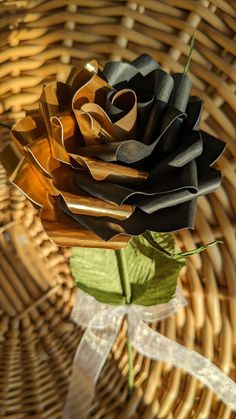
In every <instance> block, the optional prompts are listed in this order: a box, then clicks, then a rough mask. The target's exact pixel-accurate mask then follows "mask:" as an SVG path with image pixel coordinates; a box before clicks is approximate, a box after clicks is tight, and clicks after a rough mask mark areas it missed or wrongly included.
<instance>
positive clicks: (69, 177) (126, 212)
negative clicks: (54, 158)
mask: <svg viewBox="0 0 236 419" xmlns="http://www.w3.org/2000/svg"><path fill="white" fill-rule="evenodd" d="M53 175H54V187H55V188H56V189H57V191H58V193H59V194H60V195H61V196H62V197H63V199H64V201H65V203H66V205H67V207H68V209H69V210H70V211H71V212H73V213H74V214H81V215H90V216H94V217H111V218H114V219H116V220H125V219H127V218H129V217H130V216H131V215H132V214H133V212H134V209H135V207H134V206H133V205H117V204H115V203H112V202H107V201H103V200H101V199H99V198H94V197H93V196H91V195H89V194H88V193H87V192H85V191H84V190H83V189H79V188H78V187H75V185H74V183H73V177H74V175H75V170H73V169H70V168H69V167H68V166H66V165H61V166H60V168H58V169H57V170H55V171H54V172H53Z"/></svg>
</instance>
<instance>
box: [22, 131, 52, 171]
mask: <svg viewBox="0 0 236 419" xmlns="http://www.w3.org/2000/svg"><path fill="white" fill-rule="evenodd" d="M23 151H24V154H25V157H26V159H27V160H29V161H30V162H31V163H33V164H34V165H36V167H37V169H38V170H41V171H42V174H43V175H44V176H49V177H51V172H52V171H53V170H55V169H56V168H57V167H59V165H60V163H59V162H58V161H57V160H56V159H54V158H53V157H52V155H51V147H50V144H49V140H48V138H45V137H44V138H40V139H39V140H37V141H35V142H33V143H32V144H30V145H29V146H28V147H24V150H23Z"/></svg>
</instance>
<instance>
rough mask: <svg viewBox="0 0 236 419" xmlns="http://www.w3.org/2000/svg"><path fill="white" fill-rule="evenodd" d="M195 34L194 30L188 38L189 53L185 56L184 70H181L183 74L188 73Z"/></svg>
mask: <svg viewBox="0 0 236 419" xmlns="http://www.w3.org/2000/svg"><path fill="white" fill-rule="evenodd" d="M195 34H196V31H194V32H193V34H192V37H191V39H190V50H189V54H188V57H187V62H186V64H185V67H184V71H183V73H184V74H188V71H189V66H190V61H191V56H192V53H193V49H194V41H195Z"/></svg>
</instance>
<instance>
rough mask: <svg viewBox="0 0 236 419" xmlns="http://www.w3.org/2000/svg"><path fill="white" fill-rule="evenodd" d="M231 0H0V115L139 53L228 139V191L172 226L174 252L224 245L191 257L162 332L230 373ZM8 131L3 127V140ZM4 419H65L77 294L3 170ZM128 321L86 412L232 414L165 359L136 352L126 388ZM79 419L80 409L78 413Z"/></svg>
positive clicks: (174, 418)
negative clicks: (186, 226) (180, 303)
mask: <svg viewBox="0 0 236 419" xmlns="http://www.w3.org/2000/svg"><path fill="white" fill-rule="evenodd" d="M235 6H236V4H235V0H227V1H226V0H211V1H210V0H196V1H187V0H158V1H155V0H145V1H144V0H136V1H135V2H129V1H122V0H120V1H115V0H114V1H112V0H110V1H108V0H103V1H101V0H47V1H42V0H29V1H27V0H17V1H16V0H15V1H12V0H5V1H3V2H1V9H0V24H1V33H0V61H1V66H0V95H1V102H0V111H1V113H2V114H1V116H0V122H3V123H7V124H11V123H12V122H13V121H15V120H17V119H18V118H20V117H21V116H22V115H23V111H24V110H25V109H31V108H34V107H35V102H36V101H37V99H38V97H39V94H40V91H41V86H42V84H43V83H46V82H47V81H49V80H52V79H54V78H55V77H57V78H58V79H59V80H63V79H64V77H65V74H67V73H68V69H69V66H70V65H73V64H74V65H81V64H82V63H83V62H84V61H87V60H89V59H90V58H94V57H96V58H98V59H100V60H101V61H105V60H108V59H111V58H112V59H120V58H122V59H125V60H132V59H134V58H135V57H136V56H137V55H138V54H140V53H142V52H147V53H149V54H151V55H152V56H153V57H154V58H156V59H157V60H158V61H159V62H160V63H161V65H162V67H164V69H168V70H170V71H182V68H183V65H184V64H185V62H186V57H187V54H188V46H187V43H188V42H189V39H190V37H191V35H192V32H193V30H194V29H196V43H195V50H194V52H193V56H192V62H191V66H190V75H191V77H192V80H193V84H194V87H193V90H192V93H193V94H197V95H198V96H200V97H202V98H204V99H205V110H204V114H203V122H202V128H203V129H205V130H208V131H209V132H210V133H213V134H214V135H216V136H219V137H221V138H222V139H223V140H224V141H226V142H227V143H228V148H227V151H226V153H225V154H224V156H223V157H222V158H221V160H220V162H219V166H220V168H221V170H222V171H223V175H224V181H223V185H222V187H221V188H220V189H219V190H218V191H217V192H216V193H214V194H211V195H210V196H209V197H207V198H206V197H202V198H200V199H199V206H198V215H197V223H196V230H195V231H193V232H189V231H182V232H181V233H179V234H178V242H179V245H180V247H181V249H183V250H184V249H192V248H194V247H195V246H197V245H198V244H199V243H208V242H211V241H212V240H214V239H215V238H221V239H222V240H224V245H217V246H215V247H213V248H210V249H208V250H207V251H205V252H204V253H203V254H201V255H195V256H193V257H191V258H190V259H189V260H188V263H187V269H185V270H184V272H183V273H182V276H181V278H180V282H181V284H182V286H183V290H184V294H185V295H186V297H187V299H188V301H189V305H188V307H187V308H186V309H185V310H183V311H182V312H180V313H179V314H178V315H177V316H175V317H173V318H170V319H168V320H166V321H163V322H161V324H158V325H154V327H158V329H160V330H161V332H162V333H163V334H165V335H166V336H168V337H170V338H172V339H175V340H177V341H178V342H180V343H182V344H184V345H186V346H187V347H189V348H192V349H195V350H197V351H199V352H200V353H201V354H203V355H204V356H206V357H208V358H209V359H211V360H212V361H213V362H215V363H216V364H217V365H218V366H219V367H220V368H222V369H223V370H224V371H225V372H226V373H227V374H229V375H230V376H231V377H232V378H233V379H234V380H236V366H235V362H234V361H235V355H236V354H235V349H233V348H235V344H236V276H235V275H236V270H235V263H236V258H235V228H236V223H235V210H236V202H235V185H236V176H235V156H236V145H235V142H234V141H235V110H236V97H235V90H236V76H235V74H236V72H235V67H236V61H235V55H236V54H235V53H236V42H235V32H234V31H235V28H236V22H235V20H236V7H235ZM7 141H8V131H7V130H6V129H4V128H1V147H2V146H3V144H5V143H6V142H7ZM0 209H1V212H0V278H1V281H0V339H1V340H0V342H1V343H0V352H1V368H0V418H12V419H13V418H14V419H26V418H32V417H35V418H38V419H41V418H50V419H56V418H60V417H61V412H62V407H63V402H64V398H65V395H66V393H67V389H68V382H69V376H70V371H71V364H72V359H73V355H74V352H75V349H76V346H77V344H78V342H79V339H80V337H81V333H82V331H81V330H79V329H78V328H76V326H75V325H74V324H73V322H72V321H71V320H70V312H71V307H72V306H73V303H74V295H75V294H74V290H73V289H72V287H73V282H72V279H71V277H70V274H69V268H68V263H67V259H68V255H69V250H65V249H64V250H62V249H58V248H57V247H56V246H55V245H54V244H52V243H51V242H50V241H49V240H48V239H47V237H46V235H45V233H44V232H43V231H42V227H41V225H40V222H39V219H38V217H37V213H36V211H35V209H33V207H32V206H31V204H30V203H28V202H26V200H25V198H24V197H23V196H22V195H20V193H19V192H18V191H17V190H16V189H14V188H12V187H11V186H9V184H8V183H7V181H6V176H5V173H4V170H3V169H1V168H0ZM125 336H126V324H125V323H124V324H123V327H122V330H121V332H120V334H119V337H118V339H117V341H116V344H115V346H114V348H113V351H112V353H111V355H110V357H109V360H108V361H107V363H106V365H105V367H104V370H103V372H102V374H101V377H100V380H99V383H98V386H97V393H96V398H95V400H94V405H93V410H92V414H91V417H93V418H96V419H99V418H104V419H113V418H116V419H118V418H119V419H126V418H133V419H152V418H159V419H160V418H162V419H164V418H165V419H185V418H187V419H188V418H194V419H197V418H201V419H203V418H204V419H208V418H210V419H233V418H235V414H234V413H232V412H230V410H229V409H228V408H226V407H225V406H224V405H223V403H222V402H220V401H218V400H217V399H216V397H215V396H214V394H213V393H212V392H211V391H209V390H208V389H206V388H204V387H203V386H201V385H200V384H199V383H198V382H197V381H196V380H194V379H193V378H191V377H190V376H189V375H187V374H185V373H183V372H182V371H181V370H179V369H176V368H173V367H172V366H171V365H166V364H162V363H160V362H152V361H150V360H148V359H145V358H143V357H142V356H140V355H138V354H136V355H135V382H136V389H135V392H134V393H133V395H132V397H131V399H130V400H129V402H126V400H125V398H126V394H127V382H126V381H127V378H126V375H127V369H128V365H127V351H126V346H125V344H126V340H125ZM78 419H79V418H78Z"/></svg>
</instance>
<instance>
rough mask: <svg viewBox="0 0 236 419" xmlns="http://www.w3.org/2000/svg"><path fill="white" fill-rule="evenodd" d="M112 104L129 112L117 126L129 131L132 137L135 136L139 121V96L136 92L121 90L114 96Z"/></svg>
mask: <svg viewBox="0 0 236 419" xmlns="http://www.w3.org/2000/svg"><path fill="white" fill-rule="evenodd" d="M112 104H113V105H114V106H116V107H117V108H119V109H121V110H124V111H126V112H127V113H126V115H125V116H123V117H122V118H121V119H119V120H118V121H117V122H116V123H115V125H117V126H118V127H120V128H122V129H123V130H125V131H127V132H128V133H129V134H130V136H131V137H132V136H133V135H134V134H135V127H136V121H137V96H136V94H135V92H134V91H133V90H130V89H123V90H120V91H119V92H117V93H116V94H115V95H114V96H113V98H112Z"/></svg>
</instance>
